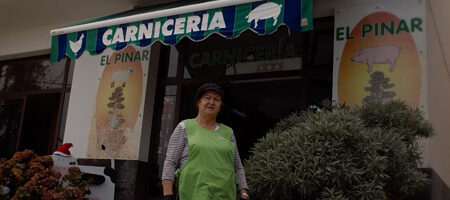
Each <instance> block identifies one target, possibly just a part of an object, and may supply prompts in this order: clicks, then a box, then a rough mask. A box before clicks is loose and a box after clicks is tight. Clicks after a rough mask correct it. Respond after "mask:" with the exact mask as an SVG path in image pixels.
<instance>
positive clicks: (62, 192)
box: [0, 150, 89, 200]
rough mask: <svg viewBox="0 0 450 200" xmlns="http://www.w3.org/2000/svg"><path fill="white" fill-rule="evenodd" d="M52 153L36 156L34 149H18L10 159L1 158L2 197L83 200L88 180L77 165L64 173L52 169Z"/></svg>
mask: <svg viewBox="0 0 450 200" xmlns="http://www.w3.org/2000/svg"><path fill="white" fill-rule="evenodd" d="M52 166H53V160H52V157H51V156H37V155H36V154H35V153H34V152H33V151H31V150H25V151H22V152H17V153H15V154H14V155H13V157H12V158H11V159H9V160H6V159H0V200H7V199H11V200H36V199H43V200H81V199H83V197H84V196H85V194H86V193H87V192H89V190H88V188H87V186H88V184H89V181H88V180H83V179H82V172H81V171H80V169H79V168H77V167H72V168H70V169H69V174H68V175H66V176H64V177H62V178H61V175H60V174H59V173H57V172H54V171H52V170H51V167H52Z"/></svg>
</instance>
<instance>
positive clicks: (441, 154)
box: [425, 0, 450, 186]
mask: <svg viewBox="0 0 450 200" xmlns="http://www.w3.org/2000/svg"><path fill="white" fill-rule="evenodd" d="M449 10H450V1H448V0H428V6H427V42H428V46H427V51H428V55H427V56H428V69H429V70H428V117H429V119H430V121H431V122H432V123H433V125H434V127H435V129H436V133H437V135H436V136H434V137H433V138H431V139H430V140H429V141H428V142H427V143H428V145H427V151H426V155H425V156H426V158H427V159H426V161H427V162H426V163H425V165H426V166H427V167H431V168H433V170H434V171H435V172H436V173H437V174H438V175H439V176H440V177H441V178H442V180H443V181H444V182H445V183H446V184H447V186H450V144H449V143H450V66H449V64H450V63H449V62H450V26H449V24H450V12H449Z"/></svg>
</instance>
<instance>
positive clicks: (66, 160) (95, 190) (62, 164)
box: [51, 143, 116, 200]
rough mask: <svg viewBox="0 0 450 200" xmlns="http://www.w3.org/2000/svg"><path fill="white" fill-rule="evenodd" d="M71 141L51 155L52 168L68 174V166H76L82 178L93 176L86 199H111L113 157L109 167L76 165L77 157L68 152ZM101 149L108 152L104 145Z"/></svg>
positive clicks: (112, 191)
mask: <svg viewBox="0 0 450 200" xmlns="http://www.w3.org/2000/svg"><path fill="white" fill-rule="evenodd" d="M71 147H73V145H72V143H65V144H63V145H61V146H59V147H58V149H56V151H55V152H54V153H53V154H52V155H51V156H52V159H53V163H54V165H53V167H52V170H53V171H56V172H59V173H60V174H61V176H65V175H67V174H68V169H69V168H70V167H78V168H80V170H81V172H83V175H82V178H93V180H94V183H93V185H90V186H89V189H90V191H91V194H88V195H87V196H86V199H95V200H113V199H114V190H115V182H116V173H115V170H114V158H112V156H111V155H112V154H111V155H110V156H111V167H99V166H88V165H78V163H77V158H76V157H73V156H72V155H71V153H70V150H69V149H70V148H71ZM102 149H103V150H104V151H106V152H107V153H109V152H108V151H107V150H106V149H104V147H103V146H102Z"/></svg>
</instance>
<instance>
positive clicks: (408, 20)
mask: <svg viewBox="0 0 450 200" xmlns="http://www.w3.org/2000/svg"><path fill="white" fill-rule="evenodd" d="M356 3H358V2H357V1H355V4H356ZM425 6H426V1H424V0H399V1H379V2H378V3H374V4H370V5H358V6H348V7H344V8H337V9H336V10H335V33H334V58H335V59H334V66H333V100H336V101H337V102H338V103H339V104H343V103H345V104H347V105H350V106H353V105H361V104H362V103H363V102H364V101H382V102H383V101H386V100H389V99H401V100H403V101H405V102H406V103H407V104H408V105H410V106H412V107H414V108H415V107H423V106H425V105H426V97H425V95H426V91H425V89H426V88H425V86H426V42H425V41H426V40H425V30H426V28H425V21H426V20H425Z"/></svg>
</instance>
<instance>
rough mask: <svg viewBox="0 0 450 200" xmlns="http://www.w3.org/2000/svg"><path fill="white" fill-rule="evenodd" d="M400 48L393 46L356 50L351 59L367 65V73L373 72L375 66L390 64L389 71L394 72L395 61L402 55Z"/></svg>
mask: <svg viewBox="0 0 450 200" xmlns="http://www.w3.org/2000/svg"><path fill="white" fill-rule="evenodd" d="M400 49H401V48H400V47H397V46H393V45H384V46H374V47H367V48H364V49H355V55H354V56H353V57H352V58H351V60H352V62H358V63H363V64H366V65H367V72H369V73H370V72H372V65H373V64H389V71H391V72H392V71H394V68H395V61H397V59H398V56H399V55H400Z"/></svg>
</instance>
